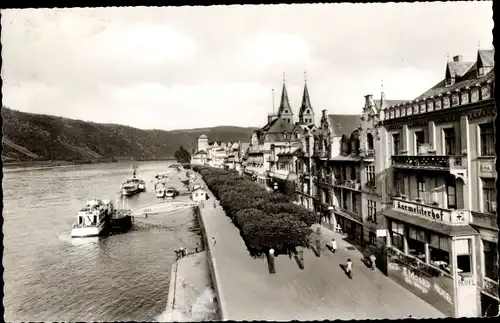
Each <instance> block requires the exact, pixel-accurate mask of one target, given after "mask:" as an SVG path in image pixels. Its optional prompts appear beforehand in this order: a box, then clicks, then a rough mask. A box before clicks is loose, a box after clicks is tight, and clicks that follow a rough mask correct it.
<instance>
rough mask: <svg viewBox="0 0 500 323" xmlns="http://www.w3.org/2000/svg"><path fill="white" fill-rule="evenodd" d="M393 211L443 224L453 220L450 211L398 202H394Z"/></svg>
mask: <svg viewBox="0 0 500 323" xmlns="http://www.w3.org/2000/svg"><path fill="white" fill-rule="evenodd" d="M393 209H394V210H395V211H400V212H405V213H409V214H412V215H420V216H423V217H427V218H431V219H433V220H438V221H441V222H450V219H451V212H450V211H448V210H442V209H436V208H431V207H428V206H424V205H420V204H413V203H409V202H403V201H397V200H396V201H394V207H393Z"/></svg>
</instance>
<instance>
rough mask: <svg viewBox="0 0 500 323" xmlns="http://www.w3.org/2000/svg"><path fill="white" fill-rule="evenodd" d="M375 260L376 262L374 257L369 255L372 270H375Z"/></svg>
mask: <svg viewBox="0 0 500 323" xmlns="http://www.w3.org/2000/svg"><path fill="white" fill-rule="evenodd" d="M375 260H376V258H375V255H374V254H371V255H370V263H371V265H372V270H375Z"/></svg>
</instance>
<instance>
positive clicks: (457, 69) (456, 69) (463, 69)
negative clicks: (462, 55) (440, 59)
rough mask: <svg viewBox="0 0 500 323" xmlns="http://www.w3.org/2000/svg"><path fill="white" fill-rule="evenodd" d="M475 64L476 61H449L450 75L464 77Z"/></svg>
mask: <svg viewBox="0 0 500 323" xmlns="http://www.w3.org/2000/svg"><path fill="white" fill-rule="evenodd" d="M473 65H474V62H448V63H447V64H446V70H447V73H448V72H449V73H450V77H462V76H464V74H465V73H467V71H468V70H469V69H470V68H471V67H472V66H473Z"/></svg>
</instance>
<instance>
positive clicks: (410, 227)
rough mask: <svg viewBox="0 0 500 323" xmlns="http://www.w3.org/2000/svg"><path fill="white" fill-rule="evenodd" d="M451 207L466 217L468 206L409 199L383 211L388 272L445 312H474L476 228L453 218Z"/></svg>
mask: <svg viewBox="0 0 500 323" xmlns="http://www.w3.org/2000/svg"><path fill="white" fill-rule="evenodd" d="M401 210H404V212H402V211H401ZM454 212H462V213H461V214H460V216H461V217H464V218H465V219H466V220H467V217H468V215H467V214H466V211H456V210H443V209H436V208H431V207H427V206H422V205H415V203H413V202H407V201H404V202H403V201H394V205H393V207H392V208H391V209H386V210H384V215H385V217H386V221H387V228H388V234H387V239H386V240H387V248H386V251H385V257H386V262H387V275H388V276H389V277H390V278H391V279H393V280H395V281H396V282H398V283H399V284H400V285H402V286H403V287H405V288H407V289H408V290H410V291H411V292H413V293H414V294H415V295H417V296H419V297H420V298H422V299H423V300H425V301H427V302H428V303H429V304H431V305H433V306H434V307H436V308H437V309H438V310H440V311H441V312H443V313H444V314H446V315H448V316H452V317H463V316H466V317H477V316H479V315H480V314H479V308H480V297H479V293H478V290H479V289H478V288H477V285H478V276H479V275H478V274H479V273H478V272H477V269H476V268H477V261H476V258H477V253H476V251H475V243H476V241H477V240H478V233H477V231H475V230H474V229H473V228H472V227H471V226H470V225H468V224H467V222H465V221H464V223H463V224H456V223H453V221H452V219H453V218H454V217H455V218H456V214H453V213H454ZM414 213H415V214H414ZM460 221H461V220H460Z"/></svg>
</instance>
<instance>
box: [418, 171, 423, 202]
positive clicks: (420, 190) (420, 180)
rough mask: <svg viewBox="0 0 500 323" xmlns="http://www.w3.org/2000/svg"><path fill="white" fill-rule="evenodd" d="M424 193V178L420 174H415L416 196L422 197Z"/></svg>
mask: <svg viewBox="0 0 500 323" xmlns="http://www.w3.org/2000/svg"><path fill="white" fill-rule="evenodd" d="M424 195H425V180H424V177H423V176H421V175H417V197H419V198H421V199H423V198H424Z"/></svg>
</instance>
